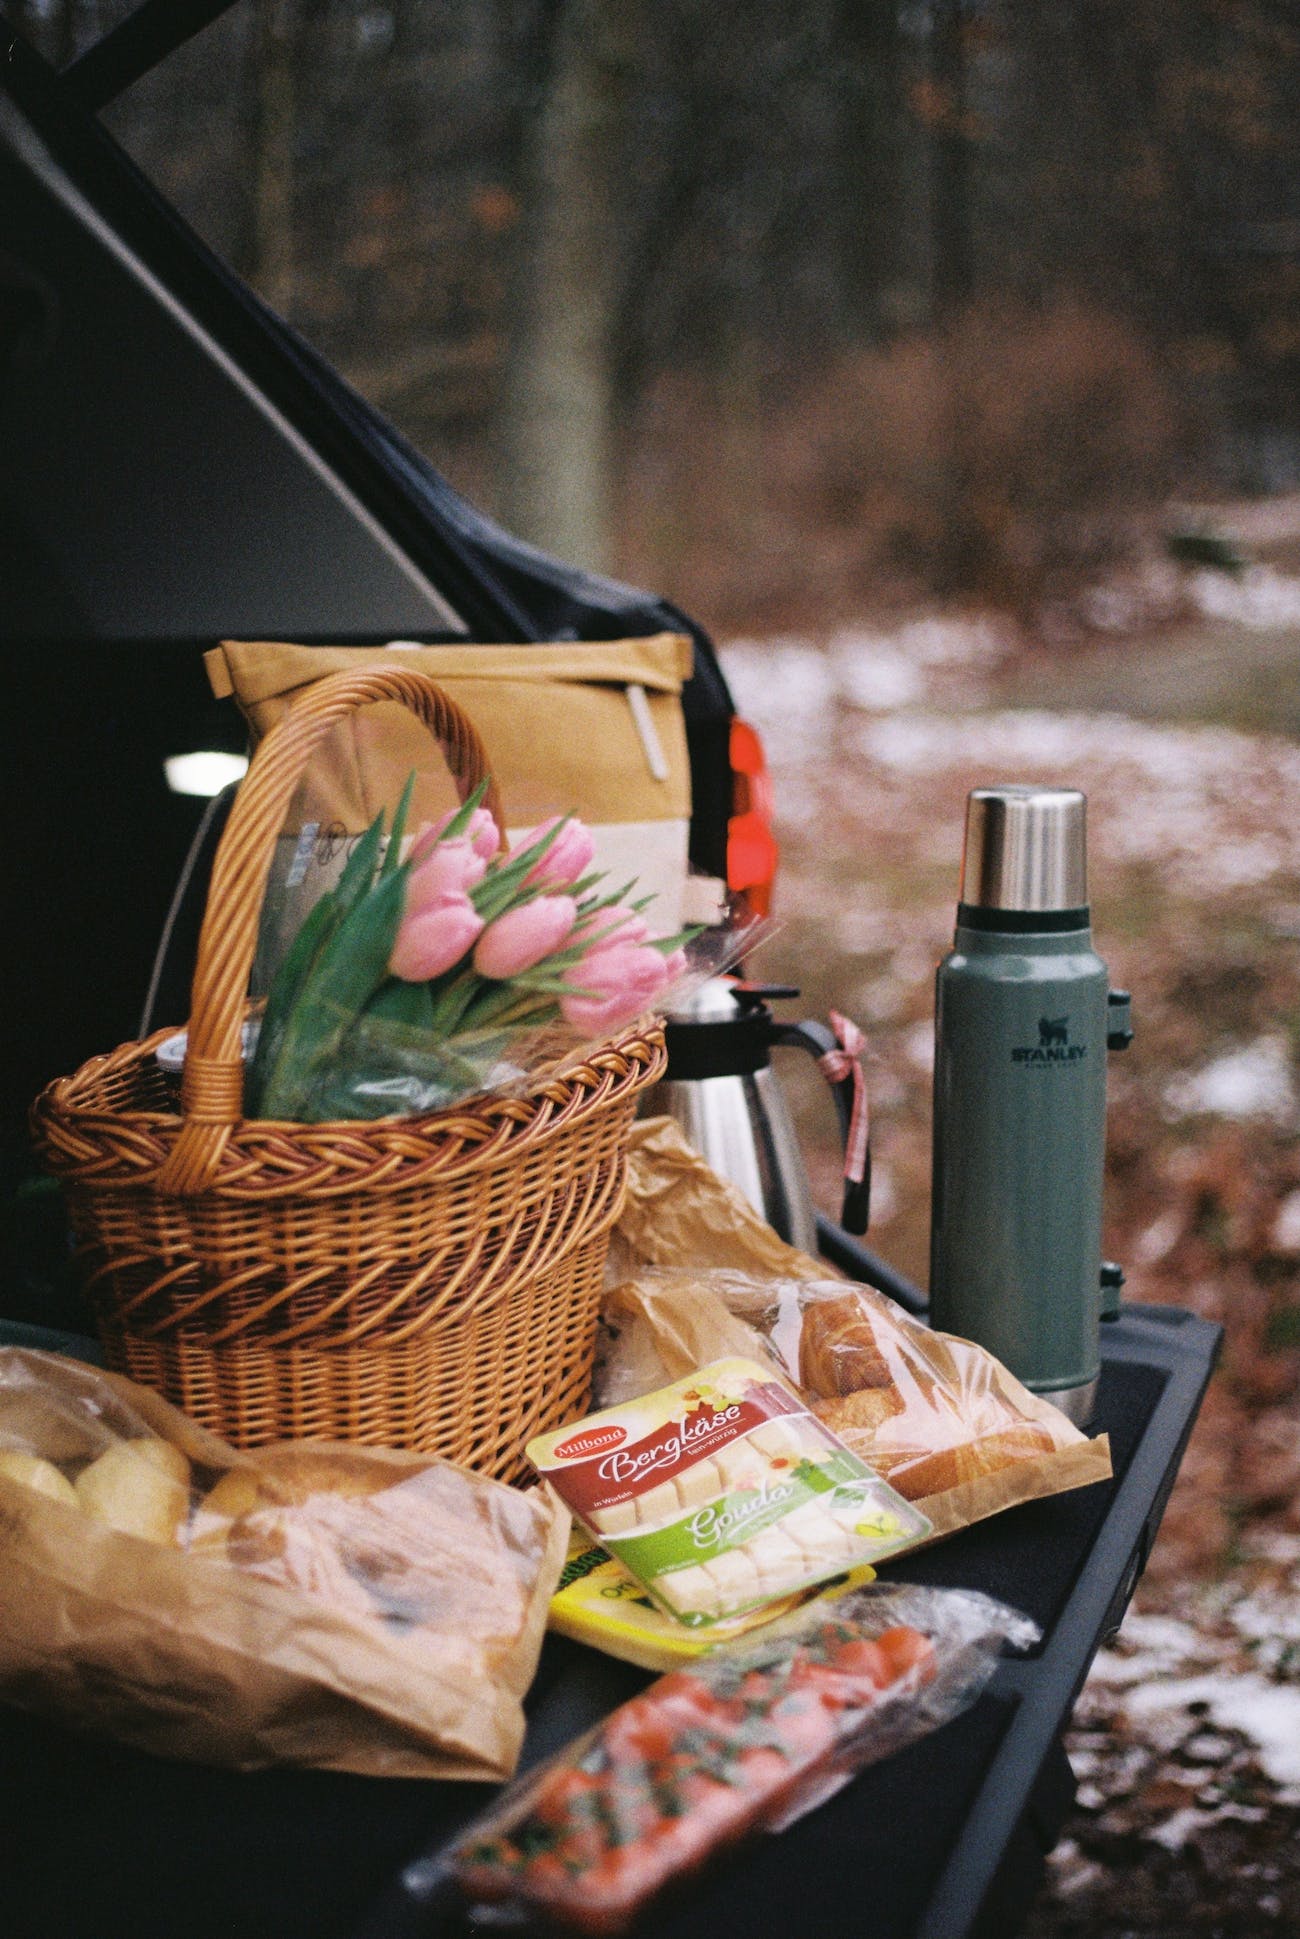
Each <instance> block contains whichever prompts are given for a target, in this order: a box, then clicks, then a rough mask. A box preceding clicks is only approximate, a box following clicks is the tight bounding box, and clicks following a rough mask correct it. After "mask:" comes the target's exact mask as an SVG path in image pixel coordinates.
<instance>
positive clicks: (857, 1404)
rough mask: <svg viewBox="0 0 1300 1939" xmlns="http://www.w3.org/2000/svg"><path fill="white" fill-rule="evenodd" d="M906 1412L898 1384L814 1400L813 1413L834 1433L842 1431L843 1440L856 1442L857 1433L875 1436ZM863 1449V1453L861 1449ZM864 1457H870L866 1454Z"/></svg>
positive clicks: (866, 1388)
mask: <svg viewBox="0 0 1300 1939" xmlns="http://www.w3.org/2000/svg"><path fill="white" fill-rule="evenodd" d="M902 1411H903V1396H902V1395H901V1394H900V1393H899V1391H898V1389H897V1387H865V1388H863V1390H862V1392H861V1393H858V1394H844V1395H841V1396H840V1397H839V1398H838V1399H835V1400H819V1401H815V1402H814V1403H813V1413H814V1414H816V1416H817V1418H818V1420H822V1421H825V1423H826V1425H827V1427H829V1428H830V1430H831V1432H832V1434H838V1435H839V1437H840V1439H841V1440H842V1441H848V1442H849V1444H850V1446H851V1445H852V1437H853V1435H854V1434H857V1435H858V1436H859V1437H861V1436H862V1435H873V1434H875V1433H876V1432H877V1430H878V1429H879V1428H881V1427H883V1426H884V1424H885V1422H886V1421H888V1420H892V1419H893V1418H894V1416H895V1415H897V1414H901V1413H902ZM859 1452H862V1450H861V1449H859ZM863 1459H864V1460H868V1459H870V1457H869V1456H868V1455H867V1454H865V1453H864V1454H863Z"/></svg>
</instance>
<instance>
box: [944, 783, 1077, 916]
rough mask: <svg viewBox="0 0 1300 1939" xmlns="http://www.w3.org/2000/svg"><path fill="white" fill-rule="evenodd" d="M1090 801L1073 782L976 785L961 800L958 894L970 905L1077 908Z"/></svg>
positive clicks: (1027, 909) (983, 907)
mask: <svg viewBox="0 0 1300 1939" xmlns="http://www.w3.org/2000/svg"><path fill="white" fill-rule="evenodd" d="M1086 813H1087V801H1086V799H1085V797H1084V796H1083V795H1082V794H1081V793H1080V792H1079V790H1078V789H1077V788H1033V787H1023V786H1019V785H1016V786H1007V787H997V788H975V789H973V790H972V792H971V794H970V796H969V797H968V799H967V802H966V847H965V851H964V853H963V855H962V866H961V899H962V901H963V902H964V903H966V904H967V905H968V906H970V907H974V908H981V909H1009V910H1021V911H1025V912H1029V911H1033V910H1057V909H1081V908H1083V907H1084V906H1085V905H1086V903H1087V900H1088V864H1087V831H1086Z"/></svg>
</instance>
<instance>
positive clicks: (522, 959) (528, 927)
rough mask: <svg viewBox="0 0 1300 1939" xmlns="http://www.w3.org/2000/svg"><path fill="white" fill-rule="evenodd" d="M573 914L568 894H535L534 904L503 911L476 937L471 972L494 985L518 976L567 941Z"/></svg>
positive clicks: (574, 912) (575, 913) (575, 912)
mask: <svg viewBox="0 0 1300 1939" xmlns="http://www.w3.org/2000/svg"><path fill="white" fill-rule="evenodd" d="M577 913H578V905H577V903H576V902H575V901H574V899H573V897H572V896H571V895H539V896H538V897H537V899H536V901H534V902H523V903H520V904H519V906H518V907H517V908H514V909H507V910H506V911H505V913H504V915H500V916H498V917H497V919H496V921H495V922H490V923H489V924H488V926H487V928H486V929H485V930H484V932H483V934H482V935H481V936H480V937H479V940H478V944H477V946H476V948H475V950H474V967H475V969H476V970H477V971H478V973H479V975H480V976H490V977H491V978H492V979H493V980H494V981H495V982H498V983H504V982H505V981H506V980H507V978H509V977H511V976H522V974H523V972H524V971H525V970H530V969H533V968H535V966H536V965H537V964H538V963H540V962H541V961H542V959H543V957H546V956H549V955H550V954H551V953H552V951H553V950H556V949H558V948H559V947H560V944H561V943H562V942H564V941H565V940H566V939H567V937H568V935H569V933H570V931H571V930H572V928H573V924H574V919H575V917H576V916H577Z"/></svg>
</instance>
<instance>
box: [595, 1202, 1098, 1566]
mask: <svg viewBox="0 0 1300 1939" xmlns="http://www.w3.org/2000/svg"><path fill="white" fill-rule="evenodd" d="M777 1243H780V1242H779V1241H778V1242H777ZM786 1249H787V1250H789V1248H786ZM794 1256H795V1257H796V1258H800V1257H801V1256H802V1255H800V1254H795V1255H794ZM808 1263H809V1264H810V1265H811V1264H812V1262H811V1261H809V1262H808ZM823 1273H824V1269H823ZM602 1325H603V1345H602V1355H601V1364H600V1372H599V1376H598V1390H597V1395H598V1399H599V1400H600V1401H602V1402H604V1403H605V1404H608V1400H609V1397H610V1396H611V1395H612V1394H617V1395H620V1397H621V1396H622V1394H623V1393H624V1392H625V1391H626V1389H627V1388H628V1387H629V1386H636V1385H638V1384H639V1383H641V1382H648V1383H649V1384H651V1385H657V1384H660V1383H662V1382H663V1381H665V1380H671V1379H676V1378H680V1377H681V1376H682V1375H684V1374H686V1373H688V1372H689V1371H690V1369H691V1368H692V1367H693V1366H698V1365H699V1363H700V1360H701V1359H702V1358H707V1357H709V1356H711V1355H720V1354H744V1355H747V1356H748V1357H750V1358H751V1359H765V1360H766V1361H767V1362H768V1363H769V1364H771V1365H774V1366H776V1367H779V1368H780V1369H781V1370H782V1371H783V1372H785V1373H786V1374H787V1376H788V1377H789V1378H791V1379H792V1380H793V1381H794V1382H795V1383H796V1384H797V1386H798V1388H799V1391H800V1392H801V1393H802V1394H803V1395H804V1397H805V1399H806V1400H807V1401H808V1403H809V1404H810V1406H811V1407H812V1411H813V1413H814V1414H815V1415H816V1416H817V1418H818V1419H819V1420H821V1421H823V1422H825V1424H826V1425H827V1426H828V1427H829V1428H831V1429H832V1431H833V1432H834V1433H835V1434H836V1435H837V1436H838V1438H839V1439H840V1440H841V1441H843V1442H844V1443H845V1445H846V1446H847V1447H849V1448H851V1449H852V1450H853V1452H854V1453H855V1454H857V1455H858V1456H859V1457H860V1458H861V1459H862V1460H863V1461H864V1462H865V1463H866V1464H867V1466H868V1467H870V1468H872V1469H873V1470H874V1471H875V1472H876V1473H877V1474H879V1475H881V1476H882V1477H883V1478H884V1479H885V1480H886V1481H888V1482H889V1484H890V1485H891V1487H893V1488H894V1489H896V1490H897V1492H898V1493H899V1494H900V1495H902V1496H904V1497H905V1498H906V1499H907V1500H908V1501H910V1502H911V1503H912V1504H913V1505H914V1506H915V1507H916V1508H919V1509H920V1511H921V1512H922V1514H923V1515H924V1516H925V1517H926V1519H927V1521H928V1522H929V1523H930V1525H931V1532H930V1534H929V1537H928V1539H930V1540H933V1539H935V1538H937V1537H939V1536H943V1535H951V1534H953V1533H955V1532H956V1531H957V1530H958V1529H961V1528H965V1527H968V1526H969V1525H970V1524H971V1523H972V1522H977V1521H981V1520H983V1519H984V1518H985V1517H986V1516H989V1515H994V1514H997V1513H999V1512H1000V1511H1001V1510H1002V1509H1004V1508H1010V1507H1013V1506H1015V1505H1016V1504H1018V1503H1020V1502H1024V1501H1032V1500H1035V1499H1037V1498H1040V1497H1042V1496H1047V1495H1054V1494H1061V1493H1063V1492H1065V1491H1066V1490H1068V1489H1071V1488H1082V1487H1086V1486H1087V1485H1089V1484H1090V1483H1091V1482H1094V1481H1104V1480H1106V1479H1107V1477H1108V1476H1109V1475H1110V1472H1111V1465H1110V1445H1109V1442H1108V1440H1107V1438H1106V1436H1105V1435H1100V1436H1097V1437H1095V1438H1093V1439H1089V1438H1088V1437H1087V1436H1086V1435H1085V1434H1083V1433H1082V1432H1081V1430H1080V1429H1079V1428H1077V1427H1076V1426H1075V1425H1074V1424H1073V1422H1072V1421H1070V1420H1068V1419H1067V1418H1066V1416H1065V1415H1064V1414H1063V1413H1062V1412H1061V1411H1060V1409H1059V1408H1056V1407H1053V1406H1052V1405H1051V1403H1050V1402H1049V1401H1047V1400H1043V1399H1041V1398H1040V1397H1039V1396H1038V1395H1036V1394H1031V1393H1030V1392H1029V1390H1028V1389H1027V1388H1026V1387H1024V1386H1022V1385H1021V1383H1020V1382H1019V1381H1018V1380H1016V1379H1015V1378H1014V1377H1013V1376H1012V1375H1011V1374H1010V1373H1008V1372H1007V1370H1006V1368H1005V1367H1004V1366H1002V1364H1001V1362H1000V1361H998V1360H997V1359H995V1358H994V1356H993V1355H992V1354H991V1353H989V1352H987V1351H986V1350H985V1349H984V1348H983V1347H979V1346H976V1345H974V1344H973V1343H972V1342H971V1341H969V1340H959V1339H956V1338H953V1337H952V1336H950V1335H948V1334H943V1333H935V1332H932V1331H931V1329H930V1328H929V1327H927V1326H924V1325H923V1324H922V1323H921V1322H920V1321H919V1320H915V1319H913V1318H912V1317H911V1315H910V1314H908V1313H905V1312H904V1311H903V1309H902V1308H901V1307H900V1306H898V1305H896V1304H895V1302H894V1301H893V1300H891V1299H887V1298H886V1297H885V1295H884V1294H883V1293H878V1292H876V1291H875V1290H874V1289H873V1288H871V1287H869V1286H860V1285H855V1284H852V1283H851V1282H849V1281H847V1280H836V1279H827V1278H825V1277H824V1276H820V1277H818V1278H812V1277H806V1278H783V1277H780V1276H777V1275H775V1274H761V1273H759V1274H756V1273H753V1272H749V1273H745V1272H737V1271H734V1270H731V1269H727V1268H715V1269H714V1270H711V1271H707V1272H697V1271H694V1270H691V1269H689V1268H686V1269H683V1268H678V1269H675V1270H667V1269H665V1270H660V1271H647V1270H642V1271H639V1272H638V1273H636V1275H635V1276H634V1277H632V1278H630V1279H627V1280H625V1281H624V1282H623V1283H622V1284H621V1285H619V1286H615V1287H612V1288H611V1289H610V1290H609V1291H608V1292H607V1293H606V1297H605V1303H604V1308H603V1315H602Z"/></svg>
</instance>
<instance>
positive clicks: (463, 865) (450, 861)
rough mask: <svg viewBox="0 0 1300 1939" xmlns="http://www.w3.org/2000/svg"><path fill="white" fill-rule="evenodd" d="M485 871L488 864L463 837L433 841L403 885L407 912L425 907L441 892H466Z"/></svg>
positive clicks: (446, 893) (437, 898) (479, 880)
mask: <svg viewBox="0 0 1300 1939" xmlns="http://www.w3.org/2000/svg"><path fill="white" fill-rule="evenodd" d="M486 874H487V863H486V862H485V861H484V859H483V857H482V856H481V855H479V854H476V852H475V850H474V847H473V845H472V843H471V842H469V841H468V840H467V838H466V837H465V836H463V835H459V836H456V837H454V838H453V839H452V840H451V841H449V842H435V843H434V845H433V847H432V848H430V849H429V850H428V851H427V852H426V854H425V855H424V857H423V859H422V860H421V861H420V862H419V863H418V864H417V866H416V867H415V868H414V869H412V871H411V879H410V881H409V882H408V884H407V888H406V909H407V914H408V915H409V914H411V913H412V912H413V911H415V910H416V909H425V908H428V907H429V906H430V905H431V904H432V903H435V902H437V901H438V900H439V898H440V897H441V896H444V895H468V894H469V892H470V890H471V889H472V888H473V887H474V884H475V883H476V882H481V881H482V880H483V877H484V876H485V875H486Z"/></svg>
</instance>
